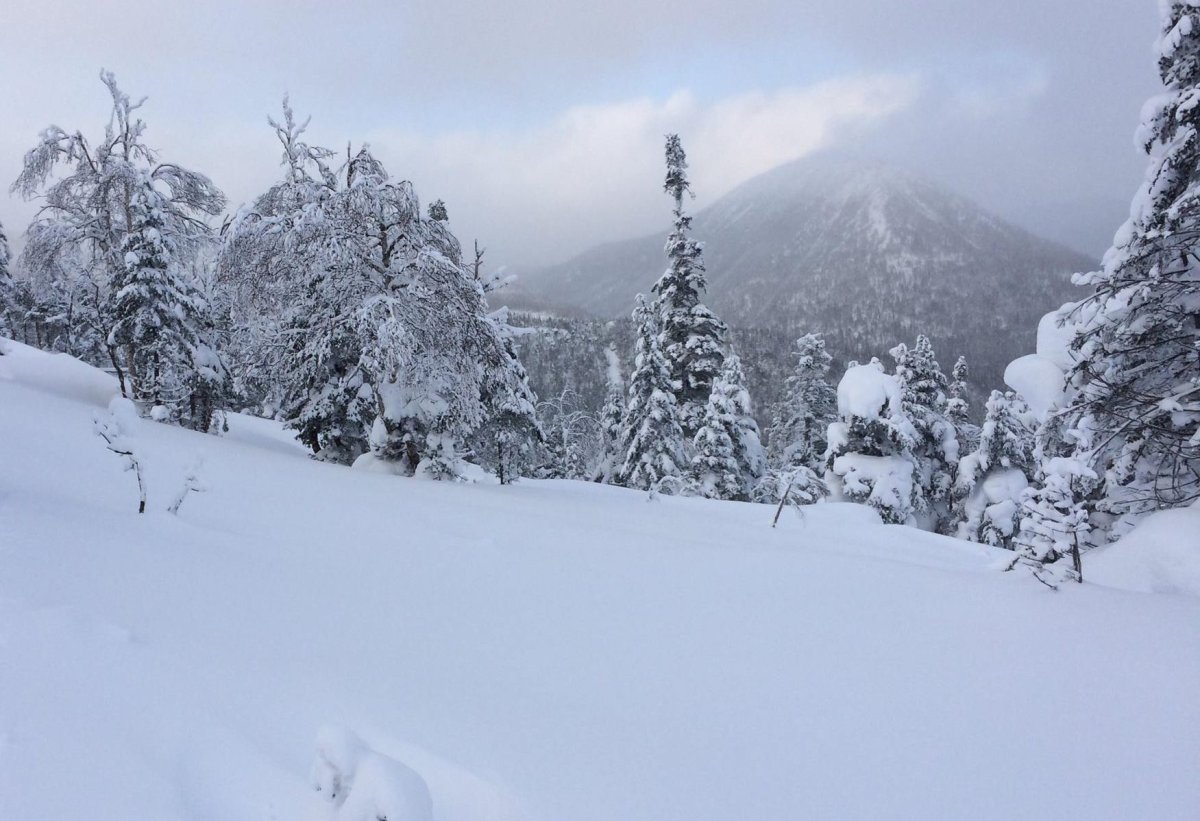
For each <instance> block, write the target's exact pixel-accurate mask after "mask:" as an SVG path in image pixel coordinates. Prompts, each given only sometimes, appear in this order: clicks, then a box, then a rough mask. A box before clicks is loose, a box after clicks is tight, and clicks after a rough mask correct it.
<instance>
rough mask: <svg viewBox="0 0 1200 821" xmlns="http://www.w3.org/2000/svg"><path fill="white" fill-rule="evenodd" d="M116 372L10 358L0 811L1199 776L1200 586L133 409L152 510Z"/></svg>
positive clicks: (1133, 815)
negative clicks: (115, 437) (213, 430)
mask: <svg viewBox="0 0 1200 821" xmlns="http://www.w3.org/2000/svg"><path fill="white" fill-rule="evenodd" d="M104 380H105V377H103V376H102V375H99V374H97V373H96V372H94V371H87V370H86V369H82V370H81V369H80V368H79V367H78V366H77V363H73V362H72V361H71V360H67V359H64V358H62V357H51V356H48V355H45V354H40V353H38V352H35V351H31V350H29V349H25V348H21V347H20V346H13V349H12V351H11V352H10V353H9V354H8V355H6V356H2V357H0V818H3V819H10V818H11V819H58V820H62V821H69V820H70V819H80V821H83V820H84V819H86V821H108V820H109V819H111V820H112V821H129V819H156V821H170V820H171V819H187V820H188V821H210V820H211V821H218V819H219V820H220V821H239V820H240V819H245V820H246V821H250V820H251V819H253V820H254V821H263V820H264V819H289V820H290V819H306V818H307V819H322V818H333V817H335V815H334V814H333V812H334V810H335V809H336V807H335V806H334V805H332V804H328V803H326V802H325V800H324V798H325V796H328V795H330V789H331V785H333V784H335V783H337V784H339V785H340V788H346V787H347V785H349V792H350V795H351V799H347V801H346V804H345V805H344V806H343V807H342V812H341V818H343V819H346V818H351V817H354V818H356V819H357V818H363V817H372V818H373V817H374V816H372V815H371V813H372V812H375V809H372V808H373V807H376V805H375V804H372V803H371V802H372V801H379V802H387V801H394V802H398V803H400V804H403V805H404V806H406V807H409V808H410V809H411V810H412V811H413V812H414V813H415V814H416V815H417V816H419V815H420V813H421V807H422V806H424V804H423V803H422V802H423V801H424V800H425V799H424V798H422V795H421V794H420V782H422V781H423V782H424V784H425V785H427V787H428V798H429V799H431V800H432V806H433V817H434V818H436V819H438V821H483V820H484V819H500V820H504V819H534V820H536V821H611V819H623V821H640V819H645V820H646V821H671V820H672V819H678V820H679V821H685V820H686V821H707V820H708V819H713V820H714V821H715V819H722V820H724V819H739V820H740V819H758V820H759V821H775V820H777V821H794V820H795V819H799V818H820V819H863V818H871V819H921V821H928V819H962V818H970V819H1004V821H1011V819H1014V818H1020V819H1060V818H1087V819H1092V820H1095V819H1146V818H1153V819H1156V821H1169V820H1170V819H1181V820H1182V819H1190V818H1194V817H1195V808H1196V807H1197V806H1200V778H1197V775H1198V772H1197V770H1198V763H1200V735H1198V734H1197V733H1196V732H1195V728H1196V727H1197V726H1200V696H1198V695H1197V692H1196V687H1195V682H1196V681H1197V680H1200V601H1197V600H1196V599H1192V598H1188V597H1183V596H1174V595H1162V594H1153V595H1152V594H1139V593H1129V592H1123V591H1116V590H1111V589H1106V588H1102V587H1099V586H1096V585H1083V586H1081V587H1079V588H1072V589H1068V590H1064V591H1063V592H1060V593H1050V592H1049V591H1047V590H1046V588H1044V587H1042V586H1041V585H1038V584H1036V583H1034V582H1032V581H1030V580H1029V579H1024V578H1019V577H1018V576H1017V575H1016V574H1000V573H997V572H995V571H993V570H990V569H988V566H989V564H991V563H992V561H993V560H994V555H993V554H989V553H988V552H987V551H986V550H985V549H984V548H981V547H980V546H978V545H971V544H967V543H964V542H957V541H953V540H949V539H945V538H941V537H937V536H932V535H929V534H925V533H920V532H917V531H915V530H910V529H904V528H900V527H884V526H882V525H879V524H878V523H877V521H876V520H875V519H874V517H873V514H871V513H870V512H869V511H867V510H866V509H864V508H859V507H855V506H849V505H823V506H817V507H813V508H810V509H808V510H806V511H805V513H804V515H803V516H798V515H786V516H785V517H784V518H783V519H782V520H781V522H780V526H779V527H778V528H777V529H774V530H773V529H771V527H770V526H769V523H770V519H771V514H772V512H773V511H772V510H771V509H770V508H766V507H762V506H758V505H749V504H736V503H722V502H708V501H703V500H689V499H670V498H661V499H659V500H657V501H654V502H648V501H647V500H646V497H645V495H644V494H641V493H636V492H631V491H626V490H622V489H617V488H610V487H600V486H595V485H591V484H584V483H566V482H524V483H521V484H519V485H516V486H509V487H500V486H497V485H494V484H489V483H483V482H480V483H476V484H470V485H446V484H437V483H429V482H421V481H417V480H406V479H399V478H395V477H390V476H382V475H376V474H367V473H360V472H355V471H351V470H348V469H345V468H340V467H336V466H330V465H324V464H317V463H314V462H311V461H309V460H308V459H306V458H305V457H304V455H303V453H302V452H301V450H300V448H298V447H295V446H294V445H293V444H292V443H290V442H289V441H288V439H287V437H286V435H283V434H282V433H281V432H280V431H278V430H277V429H276V428H274V427H273V426H272V425H271V424H270V423H268V422H264V421H262V420H251V419H245V418H242V417H234V418H233V419H232V422H231V431H230V433H229V435H228V436H226V437H223V438H216V437H206V436H200V435H197V434H194V433H190V432H187V431H183V430H179V429H174V428H169V427H164V426H161V425H155V424H152V423H141V424H140V425H138V426H137V430H136V431H135V432H134V434H133V436H134V438H135V440H136V442H137V443H138V447H139V449H140V457H141V459H142V461H143V463H144V464H145V466H146V468H147V477H148V481H149V486H150V504H149V512H148V513H147V514H145V515H142V516H139V515H138V514H137V513H136V512H135V508H136V490H135V485H134V480H133V477H132V476H131V475H129V474H125V473H122V472H121V469H120V463H119V460H118V459H117V458H116V457H114V456H113V454H111V453H109V452H108V451H106V450H105V448H104V446H103V444H102V443H101V442H100V440H99V439H97V438H96V437H95V436H94V435H93V434H92V415H93V413H94V412H96V411H98V410H101V409H102V408H103V404H104V402H105V400H106V398H107V397H106V396H105V395H104V394H105V390H104V389H103V385H104ZM35 382H36V384H34V383H35ZM108 384H109V389H110V390H111V382H109V383H108ZM197 456H201V457H203V459H204V464H203V467H202V468H201V473H202V477H203V479H204V481H205V482H206V484H207V485H208V486H209V490H208V491H207V492H205V493H203V494H198V495H192V496H189V497H188V498H187V500H186V501H185V503H184V505H183V507H182V509H181V511H180V514H179V515H178V516H171V515H170V514H168V513H166V512H164V508H165V507H166V505H167V503H168V501H169V500H170V498H171V496H172V495H173V494H174V493H175V492H176V490H177V489H178V487H179V482H180V477H181V475H182V472H183V468H184V467H185V466H186V465H188V464H190V463H191V462H193V461H194V459H195V458H196V457H197ZM322 728H326V729H324V730H323V729H322ZM329 728H332V729H329ZM351 731H352V732H351ZM318 735H319V736H320V755H319V756H318V755H317V746H316V745H317V741H318ZM359 739H361V742H360V741H359ZM314 760H315V762H316V766H315V767H312V765H313V764H314ZM347 761H353V762H356V764H355V765H354V766H356V767H357V771H356V773H355V775H354V778H353V779H350V780H347V779H342V780H340V781H339V780H338V778H336V777H335V776H336V775H337V773H338V772H342V773H343V774H345V771H343V770H339V769H338V768H340V767H348V766H351V765H349V764H346V763H345V762H347ZM310 767H312V769H311V777H310ZM313 778H315V780H316V782H317V783H318V784H320V785H321V786H323V787H325V790H324V791H323V792H316V791H315V790H314V789H313V780H312V779H313ZM414 779H419V781H417V780H414ZM368 799H369V800H368ZM360 811H361V813H363V814H362V815H357V816H355V815H354V813H357V812H360ZM389 818H390V821H400V817H399V815H398V814H396V813H393V815H391V816H389Z"/></svg>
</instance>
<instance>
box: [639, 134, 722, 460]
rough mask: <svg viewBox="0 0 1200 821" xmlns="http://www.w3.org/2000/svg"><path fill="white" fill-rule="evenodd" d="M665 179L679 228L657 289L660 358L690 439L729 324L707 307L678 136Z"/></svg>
mask: <svg viewBox="0 0 1200 821" xmlns="http://www.w3.org/2000/svg"><path fill="white" fill-rule="evenodd" d="M666 159H667V176H666V181H665V183H664V185H663V190H665V191H666V192H667V193H668V194H669V195H670V196H671V198H672V199H673V200H674V201H675V208H674V211H673V213H674V215H675V228H674V230H673V231H672V232H671V235H670V236H669V237H668V238H667V245H666V252H667V257H668V259H669V260H670V264H669V266H668V268H667V270H666V272H664V273H663V275H662V276H661V277H660V278H659V280H658V282H657V283H655V285H654V293H655V294H656V295H657V296H656V299H655V304H654V307H655V311H656V312H657V313H658V322H659V326H660V327H661V329H662V331H661V334H662V342H661V345H662V355H663V357H664V358H665V360H666V362H667V367H668V368H669V372H670V375H671V381H672V385H673V393H674V395H675V400H676V403H677V404H678V406H679V420H680V424H681V425H682V427H683V432H684V435H685V436H686V437H688V438H689V439H690V438H691V437H693V436H695V434H696V431H698V430H699V429H700V426H701V425H702V424H703V423H704V412H705V406H706V403H707V402H708V394H709V392H710V391H711V389H712V382H713V380H714V379H715V378H716V377H717V374H719V373H720V372H721V364H722V362H723V360H724V352H723V351H724V348H723V345H724V338H725V323H723V322H721V320H720V319H718V318H717V317H716V315H715V314H713V312H712V311H711V310H709V309H708V306H706V305H705V304H704V301H703V300H704V295H705V278H704V257H703V253H702V250H701V246H700V244H699V243H698V242H696V240H695V239H693V238H692V236H691V234H690V231H691V227H692V218H691V217H690V216H688V215H687V214H686V213H684V210H683V196H684V194H685V193H686V194H691V186H690V185H689V183H688V179H687V167H688V166H687V157H686V155H685V154H684V151H683V145H682V144H681V143H680V142H679V135H678V134H668V135H667V145H666Z"/></svg>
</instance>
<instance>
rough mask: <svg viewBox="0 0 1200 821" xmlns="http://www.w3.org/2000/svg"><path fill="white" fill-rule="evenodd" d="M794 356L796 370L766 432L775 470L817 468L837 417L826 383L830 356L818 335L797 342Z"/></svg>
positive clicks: (832, 392)
mask: <svg viewBox="0 0 1200 821" xmlns="http://www.w3.org/2000/svg"><path fill="white" fill-rule="evenodd" d="M794 356H795V358H796V365H795V369H794V370H793V371H792V375H791V376H789V377H788V378H787V382H786V383H785V390H786V393H785V394H784V398H783V401H782V402H780V403H779V404H778V405H776V406H775V409H774V413H773V414H772V419H771V426H770V427H769V428H768V429H767V446H768V452H767V455H768V457H769V459H770V463H771V466H772V467H774V468H795V467H802V466H803V467H808V468H812V469H817V468H818V467H819V466H820V464H821V460H822V459H823V457H824V455H825V444H826V443H825V435H826V433H827V431H828V429H829V423H830V422H832V421H834V419H835V418H836V417H837V391H835V390H834V389H833V386H831V385H830V384H829V382H828V380H827V377H828V375H829V368H830V366H831V365H832V363H833V357H831V356H830V355H829V353H828V352H827V351H826V350H825V340H824V339H823V338H822V337H821V335H820V334H805V335H804V336H802V337H800V338H799V339H797V340H796V350H795V352H794Z"/></svg>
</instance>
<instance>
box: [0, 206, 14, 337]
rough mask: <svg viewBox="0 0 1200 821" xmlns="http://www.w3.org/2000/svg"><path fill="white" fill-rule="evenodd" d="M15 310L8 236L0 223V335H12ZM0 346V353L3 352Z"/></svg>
mask: <svg viewBox="0 0 1200 821" xmlns="http://www.w3.org/2000/svg"><path fill="white" fill-rule="evenodd" d="M16 310H17V287H16V283H14V282H13V276H12V271H10V270H9V267H8V237H7V236H5V234H4V224H3V223H0V336H12V335H13V331H12V328H11V327H9V323H10V316H12V315H13V314H15V313H16ZM3 353H4V350H3V347H2V346H0V354H3Z"/></svg>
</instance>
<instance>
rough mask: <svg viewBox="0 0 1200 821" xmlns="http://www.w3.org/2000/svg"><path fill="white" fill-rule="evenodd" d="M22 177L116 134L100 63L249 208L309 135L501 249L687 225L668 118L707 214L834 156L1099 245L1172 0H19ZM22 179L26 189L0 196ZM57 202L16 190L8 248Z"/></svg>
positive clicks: (546, 249)
mask: <svg viewBox="0 0 1200 821" xmlns="http://www.w3.org/2000/svg"><path fill="white" fill-rule="evenodd" d="M3 5H4V12H3V14H2V15H0V78H3V89H4V95H5V113H4V116H3V118H0V180H3V182H4V183H5V186H4V189H6V188H7V184H8V183H11V181H12V180H13V179H14V178H15V177H16V175H17V173H18V171H19V167H20V161H21V156H22V154H23V153H24V152H25V150H27V149H28V148H29V147H30V146H31V145H32V144H33V141H34V139H35V137H36V135H37V132H38V131H39V130H40V129H41V128H43V127H45V126H46V125H48V124H50V123H54V124H56V125H59V126H62V127H64V128H67V129H76V128H78V129H82V130H83V131H84V133H85V134H96V133H98V132H102V130H103V126H104V123H105V121H106V115H107V100H106V94H105V90H104V88H103V86H102V85H101V84H100V81H99V80H98V79H97V74H98V71H99V69H100V68H101V67H104V68H108V69H110V70H112V71H114V72H116V74H117V78H118V80H119V81H120V83H121V85H122V86H123V88H124V89H125V90H126V91H128V92H129V93H130V94H131V95H132V96H135V97H136V96H141V95H146V96H148V97H149V100H148V102H147V103H146V106H145V108H144V109H143V114H144V118H145V119H146V121H147V123H148V125H149V131H148V138H149V141H150V143H151V144H152V145H153V146H155V147H156V148H157V149H159V150H160V151H161V152H162V155H163V157H164V158H167V159H170V160H172V161H176V162H179V163H181V164H184V165H189V166H191V167H193V168H196V169H198V170H201V171H204V172H206V173H207V174H209V175H210V176H211V177H213V179H214V180H215V181H216V182H217V184H218V185H220V186H221V187H222V188H223V189H224V190H225V191H226V193H227V194H228V195H229V197H230V200H231V201H232V203H233V204H235V205H236V204H237V203H239V202H242V201H247V200H250V199H252V198H253V197H254V196H255V195H256V194H257V193H258V192H260V191H261V190H262V189H264V188H265V187H266V186H268V185H269V184H270V183H271V182H272V181H274V180H275V179H276V178H277V177H278V175H279V173H280V170H279V166H278V157H279V148H278V144H277V143H275V142H274V137H273V135H272V133H271V131H270V129H269V128H268V127H267V125H266V116H267V115H268V114H272V113H275V112H276V111H278V108H279V101H280V98H281V97H282V95H283V94H284V93H285V92H288V93H290V94H291V97H292V102H293V105H294V107H295V108H296V110H297V112H299V113H304V114H309V115H311V116H312V126H311V129H310V137H311V140H312V141H314V142H317V143H322V144H326V145H329V146H332V147H343V146H345V144H346V142H347V141H350V142H353V143H354V144H355V145H356V146H357V145H359V144H360V143H362V142H367V143H370V145H371V146H372V148H373V149H374V150H375V151H376V153H377V154H378V155H379V156H380V158H381V159H383V160H384V162H385V163H386V165H387V166H388V168H389V170H390V171H391V172H392V173H393V174H394V175H396V176H401V177H407V178H409V179H411V180H413V182H414V183H415V184H416V186H417V192H418V194H419V195H420V196H421V197H422V199H423V201H426V202H427V201H430V200H432V199H435V198H438V197H441V198H443V199H445V200H446V202H447V205H448V207H449V211H450V217H451V223H452V225H453V227H454V230H455V231H456V233H457V234H458V235H459V237H460V239H462V240H463V242H464V244H465V245H469V244H470V242H471V240H472V239H473V238H476V237H478V238H479V240H480V241H481V243H482V244H483V245H485V246H487V247H488V249H489V252H488V259H489V262H490V263H491V264H492V265H502V264H505V265H509V266H512V268H513V269H515V270H517V271H519V270H520V268H521V267H523V266H527V265H534V264H539V263H543V262H551V261H557V260H558V259H560V258H563V257H567V256H570V255H573V254H574V253H575V252H578V251H581V250H583V249H584V248H585V247H587V246H589V245H591V244H594V243H596V242H599V241H604V240H612V239H622V238H626V237H629V236H633V235H640V234H645V233H649V232H651V231H654V230H657V229H659V228H661V227H663V226H665V225H666V224H667V222H668V219H669V204H668V201H667V198H666V196H665V195H663V194H662V191H661V177H662V169H661V165H662V136H663V134H664V133H666V132H668V131H678V132H680V134H681V136H682V138H683V141H684V146H685V148H686V149H687V151H688V154H689V158H690V161H691V165H692V171H693V185H694V188H695V189H696V193H697V195H698V197H697V202H696V205H697V207H702V206H703V205H704V204H706V203H709V202H712V201H713V200H714V199H716V198H717V197H718V196H720V195H721V194H723V193H725V192H726V191H728V190H729V189H730V188H732V187H733V186H734V185H736V184H738V183H739V182H741V181H743V180H745V179H747V178H748V177H750V176H753V175H754V174H756V173H759V172H761V171H765V170H767V169H768V168H771V167H773V166H775V165H778V164H779V163H781V162H784V161H787V160H790V159H794V158H797V157H800V156H803V155H805V154H807V153H810V152H812V151H814V150H817V149H819V148H821V147H824V146H838V147H842V148H849V149H852V150H856V151H859V152H861V153H865V154H870V155H874V156H880V157H883V158H885V159H889V160H892V161H894V162H895V163H897V164H899V165H902V166H905V167H907V168H910V169H912V170H914V171H917V172H920V173H924V174H926V175H927V176H930V177H932V178H934V179H936V180H937V181H939V182H942V183H944V184H946V185H948V186H949V187H951V188H953V189H955V190H957V191H959V192H960V193H963V194H966V195H967V196H969V197H972V198H973V199H975V200H977V201H978V202H980V203H981V204H982V205H984V206H985V207H987V208H989V209H991V210H993V211H996V212H997V213H999V214H1001V215H1002V216H1004V217H1006V218H1008V219H1010V220H1012V221H1015V222H1017V223H1019V224H1022V225H1024V226H1025V227H1028V228H1031V229H1033V230H1034V231H1036V232H1038V233H1040V234H1043V235H1045V236H1048V237H1050V238H1052V239H1057V240H1060V241H1062V242H1065V243H1067V244H1069V245H1072V246H1074V247H1076V248H1079V249H1080V250H1084V251H1087V252H1090V253H1092V254H1095V255H1096V256H1099V254H1100V253H1102V252H1103V250H1104V249H1105V248H1106V247H1107V245H1108V242H1109V240H1110V239H1111V237H1112V233H1113V231H1114V230H1115V229H1116V227H1117V225H1118V224H1119V222H1120V221H1121V220H1122V219H1123V218H1124V216H1125V215H1126V213H1127V210H1128V203H1129V199H1130V197H1131V195H1132V193H1133V190H1134V188H1135V186H1136V185H1137V183H1138V181H1139V180H1140V178H1141V174H1142V170H1143V168H1144V161H1143V159H1142V158H1141V156H1140V155H1139V154H1138V153H1137V151H1136V150H1135V147H1134V144H1133V132H1134V128H1135V126H1136V124H1137V120H1138V113H1139V111H1140V109H1141V106H1142V103H1143V102H1144V100H1145V99H1146V98H1147V97H1148V96H1149V95H1150V94H1152V93H1154V92H1155V90H1156V82H1157V78H1156V76H1155V72H1154V62H1153V56H1152V53H1151V44H1152V42H1153V39H1154V36H1155V33H1156V28H1157V3H1156V2H1154V0H908V1H907V2H900V1H899V0H839V2H830V0H719V1H718V0H688V1H687V2H675V1H674V0H671V2H665V1H664V0H659V1H658V2H656V0H604V2H595V0H587V2H577V3H571V2H561V1H560V2H553V0H438V1H437V2H411V1H407V0H388V1H387V2H353V0H341V1H340V2H330V0H326V2H309V0H286V2H275V0H240V2H219V1H218V0H205V2H187V3H182V2H168V1H166V0H153V1H150V0H148V1H146V2H142V0H128V1H127V2H113V1H112V0H107V1H106V0H99V2H97V1H96V0H91V1H90V2H67V0H3ZM0 190H3V189H0ZM34 207H35V206H34V205H33V204H30V203H24V202H21V201H19V200H18V199H16V198H13V197H9V196H7V195H5V194H4V193H0V222H3V223H4V225H5V227H6V228H7V229H8V234H9V236H10V238H12V239H16V236H15V235H18V234H20V233H21V232H22V231H23V230H24V226H25V225H26V224H27V222H28V220H29V217H30V215H31V214H32V212H33V209H34Z"/></svg>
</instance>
